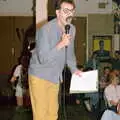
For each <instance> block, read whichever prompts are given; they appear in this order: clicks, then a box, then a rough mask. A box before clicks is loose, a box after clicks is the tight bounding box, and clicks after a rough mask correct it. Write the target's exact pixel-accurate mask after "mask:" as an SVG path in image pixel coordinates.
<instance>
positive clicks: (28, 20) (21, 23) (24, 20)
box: [13, 17, 33, 62]
mask: <svg viewBox="0 0 120 120" xmlns="http://www.w3.org/2000/svg"><path fill="white" fill-rule="evenodd" d="M32 22H33V18H32V17H14V19H13V26H14V29H13V32H14V38H13V47H14V48H15V56H14V57H15V61H14V62H17V58H18V57H19V56H20V54H21V51H22V48H23V47H22V45H23V40H24V32H25V31H26V30H27V29H28V28H29V27H30V25H31V24H32ZM17 29H18V30H19V33H20V38H19V37H18V34H17V32H16V30H17Z"/></svg>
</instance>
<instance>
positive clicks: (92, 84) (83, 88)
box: [70, 70, 98, 93]
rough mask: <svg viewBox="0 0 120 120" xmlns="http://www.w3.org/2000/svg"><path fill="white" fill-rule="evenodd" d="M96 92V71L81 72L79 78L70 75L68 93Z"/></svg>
mask: <svg viewBox="0 0 120 120" xmlns="http://www.w3.org/2000/svg"><path fill="white" fill-rule="evenodd" d="M97 91H98V70H92V71H87V72H82V74H81V76H78V75H75V74H73V75H72V78H71V84H70V93H89V92H97Z"/></svg>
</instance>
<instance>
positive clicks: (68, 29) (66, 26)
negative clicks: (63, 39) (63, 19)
mask: <svg viewBox="0 0 120 120" xmlns="http://www.w3.org/2000/svg"><path fill="white" fill-rule="evenodd" d="M69 31H70V25H69V24H67V25H65V34H69ZM65 48H66V49H67V46H66V47H65Z"/></svg>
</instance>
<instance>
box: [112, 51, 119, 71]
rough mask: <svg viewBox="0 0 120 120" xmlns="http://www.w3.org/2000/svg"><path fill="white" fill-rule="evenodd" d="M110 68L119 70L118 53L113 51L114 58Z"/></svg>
mask: <svg viewBox="0 0 120 120" xmlns="http://www.w3.org/2000/svg"><path fill="white" fill-rule="evenodd" d="M111 64H112V68H113V69H116V70H120V51H115V53H114V58H112V59H111Z"/></svg>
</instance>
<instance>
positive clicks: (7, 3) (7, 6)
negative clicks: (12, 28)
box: [0, 0, 33, 16]
mask: <svg viewBox="0 0 120 120" xmlns="http://www.w3.org/2000/svg"><path fill="white" fill-rule="evenodd" d="M32 7H33V0H0V16H32V15H33V12H32Z"/></svg>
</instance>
